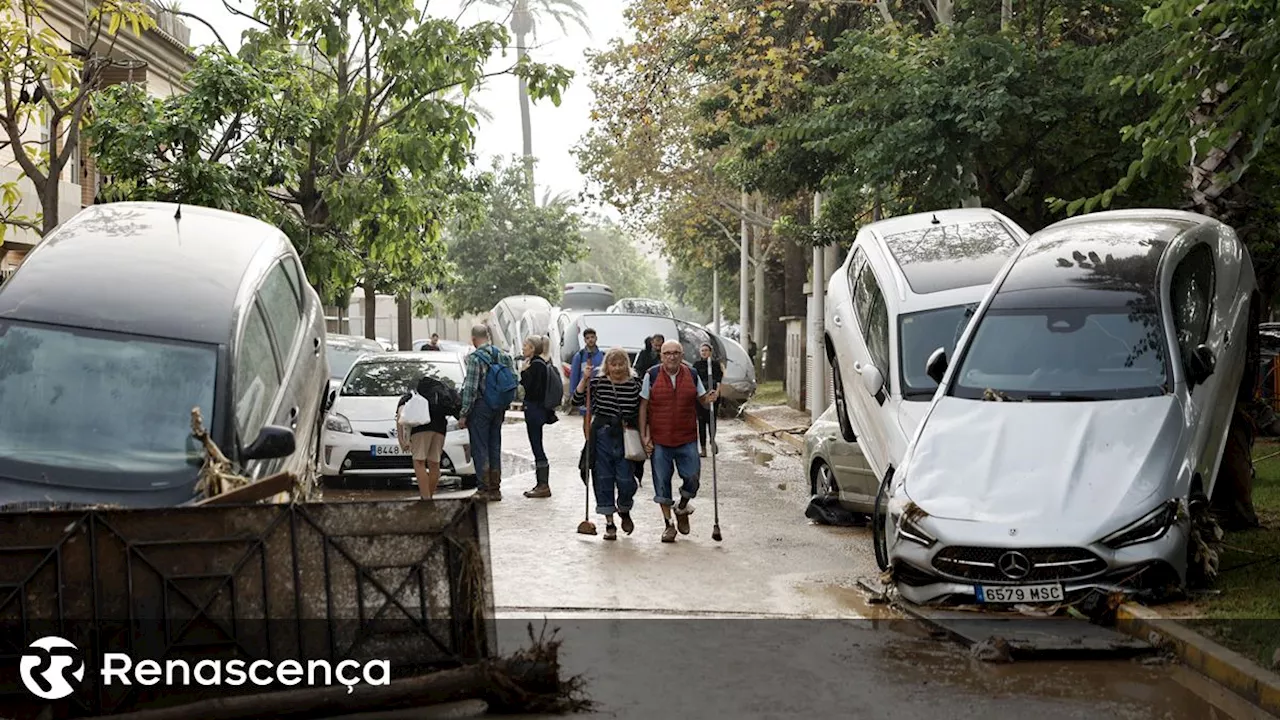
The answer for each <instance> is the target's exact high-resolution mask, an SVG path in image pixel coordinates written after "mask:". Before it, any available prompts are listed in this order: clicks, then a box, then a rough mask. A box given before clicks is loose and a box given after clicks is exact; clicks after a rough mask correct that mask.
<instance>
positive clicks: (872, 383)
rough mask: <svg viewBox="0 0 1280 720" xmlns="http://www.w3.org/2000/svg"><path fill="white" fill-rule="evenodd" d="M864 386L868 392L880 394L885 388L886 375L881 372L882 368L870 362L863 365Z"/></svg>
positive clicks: (869, 393) (873, 394) (873, 395)
mask: <svg viewBox="0 0 1280 720" xmlns="http://www.w3.org/2000/svg"><path fill="white" fill-rule="evenodd" d="M862 386H863V387H865V388H866V389H867V394H868V395H871V396H872V397H875V396H876V395H879V394H880V390H881V389H882V388H884V375H881V374H880V369H879V368H877V367H876V366H875V365H872V364H870V363H868V364H866V365H863V366H862Z"/></svg>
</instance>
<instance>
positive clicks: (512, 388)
mask: <svg viewBox="0 0 1280 720" xmlns="http://www.w3.org/2000/svg"><path fill="white" fill-rule="evenodd" d="M519 386H520V380H519V379H518V378H516V374H515V373H514V372H513V371H512V370H511V368H510V367H507V365H505V364H504V363H503V362H502V355H501V353H499V352H498V350H497V348H494V349H493V355H492V359H491V360H490V361H489V370H488V371H487V372H486V373H485V374H484V401H485V403H486V404H488V406H489V407H490V408H491V409H493V410H504V409H506V408H508V407H510V406H511V403H512V401H514V400H515V399H516V388H517V387H519Z"/></svg>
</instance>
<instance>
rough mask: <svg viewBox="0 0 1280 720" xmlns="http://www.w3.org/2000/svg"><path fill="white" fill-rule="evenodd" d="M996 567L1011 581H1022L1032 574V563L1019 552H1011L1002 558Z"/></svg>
mask: <svg viewBox="0 0 1280 720" xmlns="http://www.w3.org/2000/svg"><path fill="white" fill-rule="evenodd" d="M996 567H998V568H1000V572H1002V573H1004V576H1005V577H1007V578H1009V579H1010V580H1021V579H1022V578H1024V577H1026V576H1027V574H1028V573H1030V572H1031V561H1030V560H1028V559H1027V556H1026V555H1023V554H1022V553H1020V552H1018V551H1017V550H1010V551H1009V552H1007V553H1005V554H1003V555H1001V556H1000V559H999V560H998V561H997V562H996Z"/></svg>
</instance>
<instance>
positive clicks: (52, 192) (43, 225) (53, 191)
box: [38, 174, 62, 237]
mask: <svg viewBox="0 0 1280 720" xmlns="http://www.w3.org/2000/svg"><path fill="white" fill-rule="evenodd" d="M58 185H59V183H58V176H57V175H55V174H50V175H49V176H48V177H47V178H45V182H44V187H42V188H38V191H39V193H40V212H41V214H42V217H41V221H40V237H46V236H48V234H49V233H50V232H53V229H54V228H56V227H58V223H59V221H60V219H59V217H58V215H59V213H58V198H59V196H60V195H61V194H62V193H61V192H60V190H61V188H59V187H58Z"/></svg>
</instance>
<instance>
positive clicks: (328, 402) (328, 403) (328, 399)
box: [324, 388, 338, 412]
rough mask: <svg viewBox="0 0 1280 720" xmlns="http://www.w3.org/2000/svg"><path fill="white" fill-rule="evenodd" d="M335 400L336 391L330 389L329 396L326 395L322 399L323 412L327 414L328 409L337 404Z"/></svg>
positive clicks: (336, 398)
mask: <svg viewBox="0 0 1280 720" xmlns="http://www.w3.org/2000/svg"><path fill="white" fill-rule="evenodd" d="M337 400H338V391H337V389H332V388H331V389H330V390H329V394H328V395H326V396H325V398H324V409H325V412H328V411H329V409H330V408H332V407H333V404H334V403H335V402H337Z"/></svg>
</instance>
